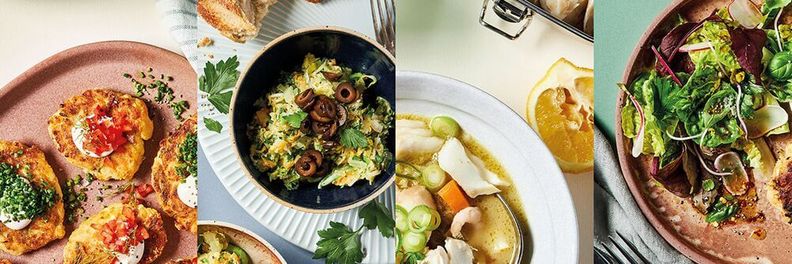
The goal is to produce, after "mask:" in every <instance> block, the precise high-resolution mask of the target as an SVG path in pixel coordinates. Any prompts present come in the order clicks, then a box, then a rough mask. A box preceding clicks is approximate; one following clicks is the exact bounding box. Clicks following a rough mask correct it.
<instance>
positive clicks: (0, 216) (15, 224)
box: [0, 212, 33, 230]
mask: <svg viewBox="0 0 792 264" xmlns="http://www.w3.org/2000/svg"><path fill="white" fill-rule="evenodd" d="M0 221H2V222H3V225H5V226H6V227H8V228H10V229H13V230H22V229H24V228H25V227H27V226H28V225H29V224H30V222H33V219H19V220H17V221H13V220H11V217H10V216H9V215H7V214H4V213H2V212H0Z"/></svg>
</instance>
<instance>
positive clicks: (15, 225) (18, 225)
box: [0, 178, 33, 230]
mask: <svg viewBox="0 0 792 264" xmlns="http://www.w3.org/2000/svg"><path fill="white" fill-rule="evenodd" d="M22 180H24V181H25V182H27V184H30V181H28V179H25V178H22ZM24 213H25V212H22V214H24ZM11 219H13V218H12V217H11V216H10V215H8V214H6V213H3V211H0V222H3V225H5V226H6V227H8V228H10V229H12V230H22V229H25V227H27V226H28V225H30V223H31V222H33V219H17V220H16V221H14V220H11Z"/></svg>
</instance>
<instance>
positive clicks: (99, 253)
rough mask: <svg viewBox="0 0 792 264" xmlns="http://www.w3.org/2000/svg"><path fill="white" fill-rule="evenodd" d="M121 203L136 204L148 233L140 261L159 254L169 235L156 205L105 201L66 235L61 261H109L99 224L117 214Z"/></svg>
mask: <svg viewBox="0 0 792 264" xmlns="http://www.w3.org/2000/svg"><path fill="white" fill-rule="evenodd" d="M124 207H128V208H136V209H137V217H138V218H140V219H141V224H142V226H144V227H145V228H146V230H147V231H148V233H149V235H150V237H149V238H148V239H146V240H145V250H144V253H143V259H141V261H140V262H139V263H141V264H148V263H154V261H155V260H156V259H157V258H158V257H159V256H160V255H161V254H162V251H163V249H164V248H165V244H167V243H168V236H167V234H166V233H165V229H164V228H163V223H162V218H161V217H160V214H159V212H157V210H155V209H151V208H147V207H145V206H143V205H137V206H136V205H133V204H121V203H115V204H111V205H108V206H107V207H106V208H104V209H102V210H101V211H99V212H98V213H96V214H95V215H93V216H91V217H89V218H88V219H86V220H85V221H83V222H82V223H80V226H78V227H77V229H75V230H74V232H72V234H71V236H69V241H68V242H67V243H66V247H65V248H64V249H63V263H65V264H78V263H79V264H93V263H95V264H105V263H111V261H113V259H114V258H115V257H114V256H113V255H112V254H111V253H110V251H109V250H108V249H107V248H106V247H105V245H104V243H103V242H102V239H101V234H100V230H99V229H98V228H100V227H101V226H103V225H104V224H105V223H107V222H109V221H110V220H112V219H115V218H116V217H118V216H120V215H121V214H122V210H123V208H124Z"/></svg>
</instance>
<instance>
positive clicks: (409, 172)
mask: <svg viewBox="0 0 792 264" xmlns="http://www.w3.org/2000/svg"><path fill="white" fill-rule="evenodd" d="M396 175H397V176H400V177H404V178H408V179H412V180H417V179H418V178H420V177H421V171H420V170H418V168H416V167H415V166H413V165H410V164H409V163H406V162H401V161H397V162H396Z"/></svg>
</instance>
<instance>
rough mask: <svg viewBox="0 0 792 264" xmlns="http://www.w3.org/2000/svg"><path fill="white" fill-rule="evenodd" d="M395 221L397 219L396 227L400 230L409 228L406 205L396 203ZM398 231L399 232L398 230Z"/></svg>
mask: <svg viewBox="0 0 792 264" xmlns="http://www.w3.org/2000/svg"><path fill="white" fill-rule="evenodd" d="M394 221H396V229H398V230H399V231H402V232H404V231H407V230H409V228H410V227H409V225H407V210H404V207H401V206H400V205H398V204H397V205H396V215H395V216H394ZM397 233H398V232H397Z"/></svg>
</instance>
